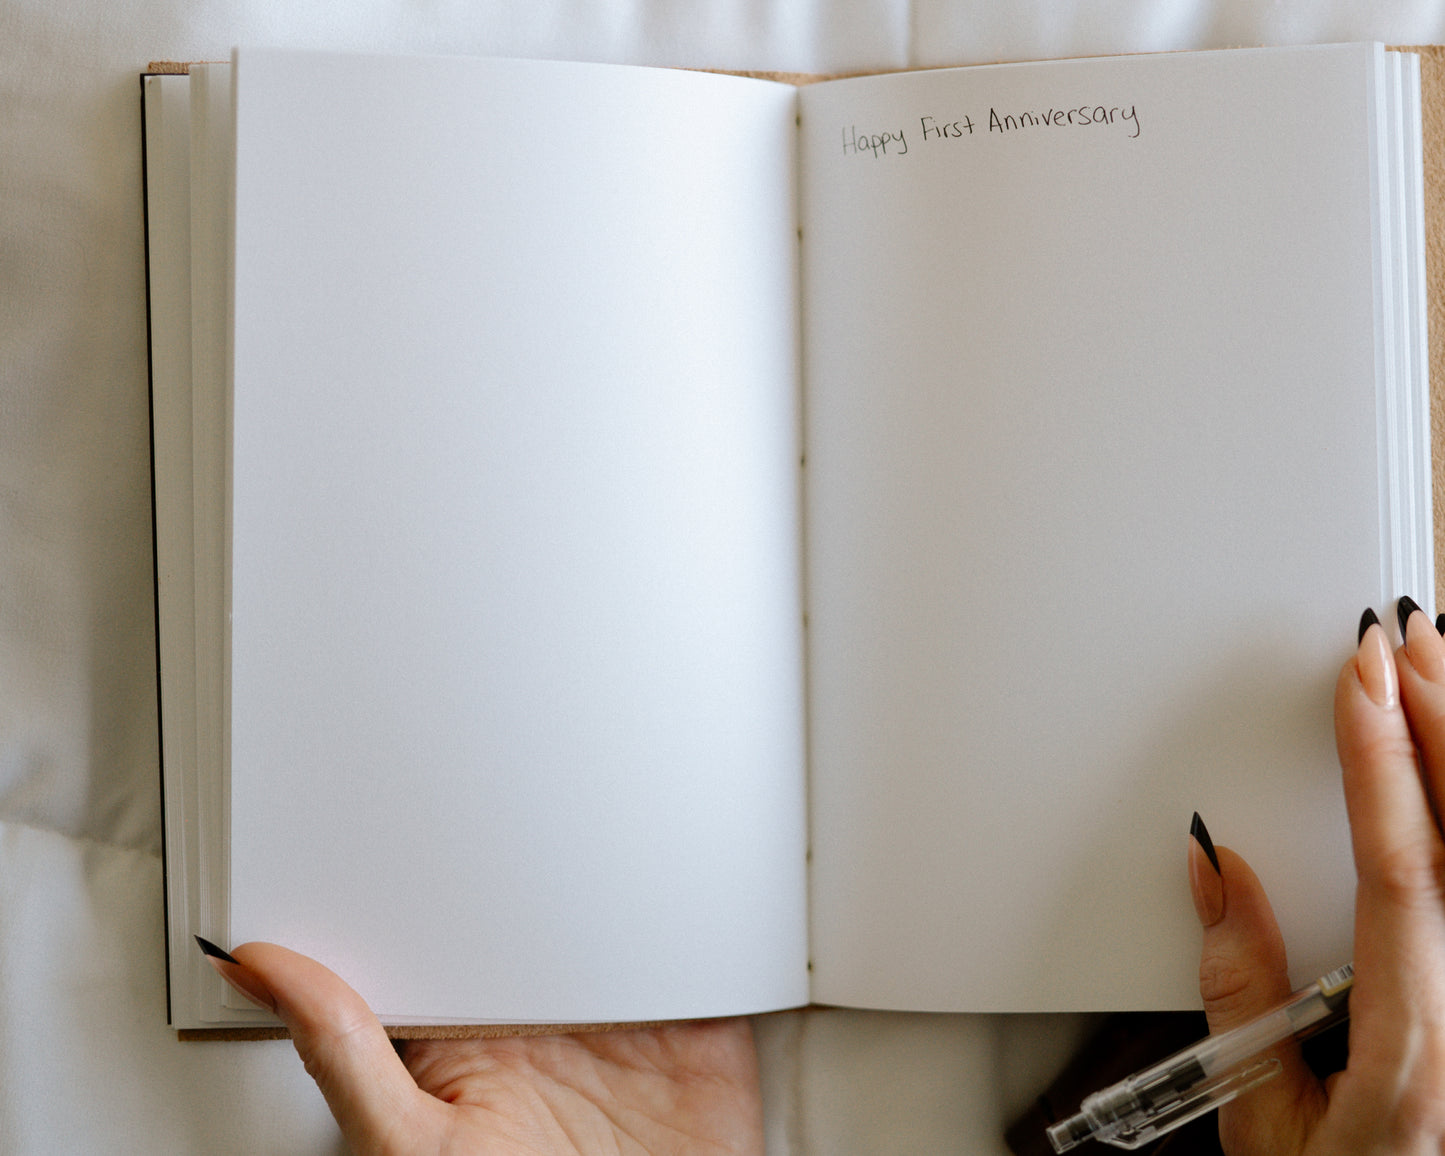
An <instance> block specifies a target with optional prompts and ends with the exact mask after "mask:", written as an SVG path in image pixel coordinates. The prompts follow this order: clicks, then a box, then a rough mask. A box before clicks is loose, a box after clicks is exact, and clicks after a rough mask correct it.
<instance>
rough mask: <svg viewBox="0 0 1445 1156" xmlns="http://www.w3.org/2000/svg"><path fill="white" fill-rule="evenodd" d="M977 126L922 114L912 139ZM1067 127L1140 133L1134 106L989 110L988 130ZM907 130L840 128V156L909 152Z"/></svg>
mask: <svg viewBox="0 0 1445 1156" xmlns="http://www.w3.org/2000/svg"><path fill="white" fill-rule="evenodd" d="M976 128H979V129H981V128H984V126H983V125H982V124H975V122H974V120H973V118H972V117H970V116H960V117H954V118H942V117H936V116H921V117H919V118H918V128H917V129H916V130H911V131H913V133H914V139H915V140H919V141H922V142H923V143H924V144H934V143H939V142H953V141H962V140H966V139H968V138H969V137H971V136H973V134H974V130H975V129H976ZM1050 128H1054V129H1070V128H1096V129H1097V128H1105V129H1108V128H1112V129H1114V130H1116V131H1118V132H1121V133H1122V134H1123V135H1125V136H1127V137H1128V138H1129V139H1131V140H1132V139H1133V138H1135V137H1137V136H1138V135H1139V112H1138V109H1136V108H1135V107H1134V105H1132V104H1130V105H1120V104H1114V105H1107V104H1081V105H1076V106H1074V107H1071V108H1045V109H1025V110H1023V111H1016V112H1000V111H999V110H998V109H996V108H990V109H989V110H988V125H987V130H986V131H987V132H989V133H1005V134H1007V133H1013V132H1021V131H1025V130H1028V129H1050ZM908 139H909V130H905V129H904V128H902V127H900V128H896V129H890V130H888V131H886V132H859V131H858V126H857V125H849V126H848V127H847V128H845V129H844V130H843V155H844V156H845V157H852V156H863V157H873V158H875V159H876V158H880V157H901V156H907V155H908Z"/></svg>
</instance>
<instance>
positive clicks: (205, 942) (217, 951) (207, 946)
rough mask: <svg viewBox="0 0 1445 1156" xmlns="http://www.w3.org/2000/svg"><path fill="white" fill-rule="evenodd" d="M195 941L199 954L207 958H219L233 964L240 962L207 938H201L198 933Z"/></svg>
mask: <svg viewBox="0 0 1445 1156" xmlns="http://www.w3.org/2000/svg"><path fill="white" fill-rule="evenodd" d="M196 943H198V944H199V945H200V948H201V954H202V955H204V956H205V957H206V958H207V959H220V960H224V961H225V962H226V963H235V964H239V963H240V962H241V961H240V960H239V959H237V958H236V957H235V956H234V955H232V954H231V953H230V952H229V951H224V950H222V949H221V948H219V947H217V946H216V945H215V944H214V943H212V942H211V941H210V940H209V939H203V938H202V937H201V936H199V935H198V936H196Z"/></svg>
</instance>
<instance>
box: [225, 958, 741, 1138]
mask: <svg viewBox="0 0 1445 1156" xmlns="http://www.w3.org/2000/svg"><path fill="white" fill-rule="evenodd" d="M208 956H209V958H210V960H211V962H212V964H213V965H214V966H215V967H216V970H217V971H219V972H220V973H221V975H222V976H224V977H225V978H226V979H227V980H228V981H229V982H230V983H232V984H233V985H234V986H235V987H237V988H238V989H240V991H241V992H242V993H243V994H245V995H246V996H248V997H249V998H251V999H253V1000H255V1001H256V1002H258V1003H260V1004H262V1005H264V1006H266V1007H268V1008H270V1009H271V1010H273V1011H274V1012H276V1014H277V1015H279V1016H280V1017H281V1020H282V1021H283V1022H284V1023H285V1024H286V1026H287V1027H288V1028H289V1029H290V1030H291V1038H292V1039H293V1040H294V1041H295V1044H296V1050H297V1051H298V1052H299V1053H300V1054H301V1058H302V1060H303V1061H304V1062H305V1065H306V1070H307V1072H309V1073H310V1074H311V1076H312V1077H313V1078H314V1079H315V1080H316V1083H317V1085H318V1086H319V1087H320V1089H321V1092H322V1094H323V1095H324V1096H325V1097H326V1102H327V1104H329V1105H330V1107H331V1112H332V1114H333V1115H334V1116H335V1117H336V1122H337V1123H338V1124H339V1125H340V1126H341V1131H342V1133H343V1134H344V1135H345V1137H346V1139H347V1142H348V1143H349V1144H350V1145H351V1147H352V1150H353V1151H355V1152H356V1153H358V1154H365V1156H371V1154H377V1156H381V1154H386V1156H402V1154H412V1153H416V1154H421V1153H436V1154H443V1153H445V1154H448V1156H463V1154H468V1153H486V1154H487V1156H492V1154H497V1156H502V1154H509V1156H510V1154H521V1153H527V1154H529V1156H538V1154H541V1153H548V1154H559V1156H560V1154H564V1153H567V1154H571V1153H588V1154H589V1156H591V1154H594V1153H644V1152H646V1153H675V1154H679V1156H680V1154H681V1153H708V1154H710V1156H724V1154H729V1156H731V1154H740V1153H759V1154H760V1153H762V1151H763V1128H762V1105H761V1100H760V1095H759V1090H758V1068H757V1053H756V1050H755V1049H754V1047H753V1039H752V1033H751V1029H750V1027H749V1024H748V1022H747V1020H741V1019H738V1020H714V1021H705V1022H699V1023H683V1024H670V1025H668V1026H666V1027H661V1028H656V1029H649V1030H639V1031H612V1032H597V1033H595V1034H589V1035H573V1036H529V1037H512V1038H504V1039H487V1040H481V1039H478V1040H413V1041H411V1042H409V1043H407V1044H406V1045H405V1046H404V1048H403V1051H404V1054H405V1062H403V1060H402V1058H401V1057H400V1056H399V1055H398V1054H397V1051H396V1049H394V1048H393V1046H392V1043H391V1041H390V1040H389V1039H387V1037H386V1033H385V1032H384V1031H383V1030H382V1026H381V1024H380V1023H379V1022H378V1020H377V1018H376V1016H375V1015H373V1014H372V1012H371V1009H370V1008H369V1007H367V1006H366V1003H365V1001H363V1000H362V998H361V997H360V996H359V995H357V993H356V992H354V991H353V990H352V989H351V988H350V987H348V986H347V985H346V984H345V983H344V982H343V981H342V980H341V979H340V978H339V977H337V976H336V975H335V974H333V973H332V972H330V971H328V970H327V969H326V968H325V967H323V966H322V965H321V964H319V963H317V962H316V961H315V960H312V959H308V958H307V957H306V956H304V955H297V954H296V953H295V952H292V951H287V950H286V949H285V948H284V947H277V946H275V945H274V944H270V943H248V944H244V945H242V946H241V947H238V948H236V950H235V953H234V955H232V956H230V957H229V958H230V959H233V960H235V962H228V961H227V958H226V957H223V956H218V955H214V954H211V953H208Z"/></svg>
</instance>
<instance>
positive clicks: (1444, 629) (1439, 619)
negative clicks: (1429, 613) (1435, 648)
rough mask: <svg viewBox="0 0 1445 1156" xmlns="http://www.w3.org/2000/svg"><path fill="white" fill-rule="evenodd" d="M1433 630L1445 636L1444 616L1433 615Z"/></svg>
mask: <svg viewBox="0 0 1445 1156" xmlns="http://www.w3.org/2000/svg"><path fill="white" fill-rule="evenodd" d="M1435 629H1436V630H1437V631H1438V632H1439V633H1441V634H1445V614H1437V615H1435Z"/></svg>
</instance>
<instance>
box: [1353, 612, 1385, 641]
mask: <svg viewBox="0 0 1445 1156" xmlns="http://www.w3.org/2000/svg"><path fill="white" fill-rule="evenodd" d="M1378 625H1380V619H1379V616H1378V615H1377V614H1376V613H1375V612H1374V610H1373V609H1371V608H1370V607H1368V606H1366V607H1365V612H1364V613H1363V614H1361V615H1360V633H1359V634H1358V635H1357V636H1356V637H1355V644H1356V645H1358V644H1359V643H1361V642H1363V641H1364V640H1365V631H1367V630H1369V629H1370V627H1372V626H1378Z"/></svg>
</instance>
